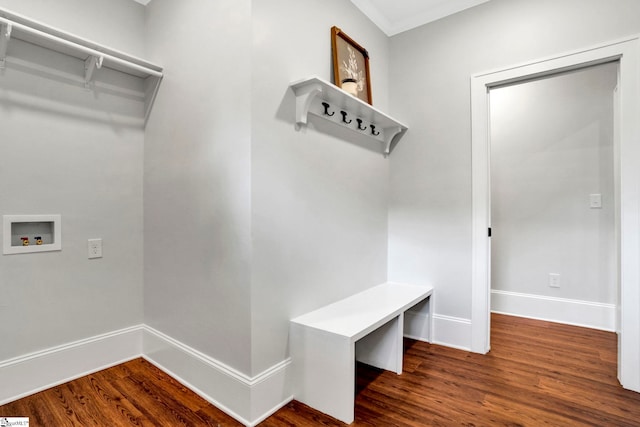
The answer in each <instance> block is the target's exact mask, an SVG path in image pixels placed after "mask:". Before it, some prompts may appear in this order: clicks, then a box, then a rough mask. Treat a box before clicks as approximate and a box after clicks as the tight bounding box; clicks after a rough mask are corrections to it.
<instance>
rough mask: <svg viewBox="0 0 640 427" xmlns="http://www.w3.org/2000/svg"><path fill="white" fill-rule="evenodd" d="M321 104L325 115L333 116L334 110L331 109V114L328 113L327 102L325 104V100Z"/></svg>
mask: <svg viewBox="0 0 640 427" xmlns="http://www.w3.org/2000/svg"><path fill="white" fill-rule="evenodd" d="M322 106H323V107H324V114H325V116H329V117H331V116H333V115H334V114H335V111H332V112H331V114H329V104H327V103H326V102H323V103H322Z"/></svg>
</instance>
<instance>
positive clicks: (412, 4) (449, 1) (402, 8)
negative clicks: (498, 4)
mask: <svg viewBox="0 0 640 427" xmlns="http://www.w3.org/2000/svg"><path fill="white" fill-rule="evenodd" d="M487 1H489V0H351V2H352V3H353V4H355V5H356V6H357V7H358V9H360V10H361V11H362V12H363V13H364V14H365V15H367V16H368V17H369V19H371V21H373V23H375V24H376V25H377V26H378V27H379V28H380V29H381V30H382V31H384V32H385V33H386V34H387V35H388V36H393V35H395V34H398V33H401V32H403V31H407V30H410V29H412V28H415V27H419V26H420V25H424V24H426V23H428V22H432V21H435V20H437V19H440V18H444V17H445V16H448V15H453V14H454V13H457V12H460V11H462V10H465V9H468V8H470V7H473V6H477V5H479V4H482V3H485V2H487Z"/></svg>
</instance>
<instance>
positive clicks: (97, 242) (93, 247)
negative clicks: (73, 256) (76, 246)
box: [87, 239, 102, 259]
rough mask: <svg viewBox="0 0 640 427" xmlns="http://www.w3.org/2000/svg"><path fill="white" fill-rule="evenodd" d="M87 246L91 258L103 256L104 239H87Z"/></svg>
mask: <svg viewBox="0 0 640 427" xmlns="http://www.w3.org/2000/svg"><path fill="white" fill-rule="evenodd" d="M87 248H88V251H89V254H88V256H89V259H92V258H102V239H89V240H87Z"/></svg>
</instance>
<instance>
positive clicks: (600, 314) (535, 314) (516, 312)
mask: <svg viewBox="0 0 640 427" xmlns="http://www.w3.org/2000/svg"><path fill="white" fill-rule="evenodd" d="M491 311H492V312H494V313H500V314H509V315H513V316H518V317H527V318H530V319H538V320H546V321H549V322H556V323H565V324H568V325H575V326H582V327H585V328H592V329H600V330H604V331H610V332H615V331H616V305H615V304H604V303H597V302H591V301H581V300H574V299H567V298H556V297H549V296H542V295H531V294H523V293H518V292H509V291H500V290H492V291H491Z"/></svg>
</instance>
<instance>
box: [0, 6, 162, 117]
mask: <svg viewBox="0 0 640 427" xmlns="http://www.w3.org/2000/svg"><path fill="white" fill-rule="evenodd" d="M11 39H16V40H21V41H23V42H27V43H31V44H34V45H37V46H40V47H43V48H46V49H49V50H52V51H55V52H58V53H61V54H64V55H67V56H71V57H74V58H78V59H80V60H82V61H84V67H83V69H82V70H81V72H82V75H83V76H84V80H85V85H86V86H87V87H89V85H90V83H91V81H92V80H93V78H94V77H95V75H96V72H97V70H99V69H101V68H109V69H112V70H115V71H119V72H122V73H125V74H129V75H132V76H135V77H138V78H141V79H145V80H146V82H147V85H146V86H147V87H146V90H145V92H146V94H147V95H146V100H145V104H146V105H145V112H146V116H148V113H149V111H150V109H151V105H152V104H153V100H154V98H155V95H156V93H157V90H158V88H159V86H160V81H161V80H162V75H163V74H162V67H160V66H158V65H155V64H152V63H150V62H147V61H145V60H142V59H140V58H136V57H135V56H131V55H128V54H126V53H123V52H120V51H117V50H114V49H111V48H108V47H106V46H102V45H100V44H97V43H94V42H92V41H89V40H86V39H83V38H81V37H78V36H75V35H73V34H70V33H67V32H64V31H61V30H58V29H56V28H53V27H50V26H48V25H45V24H43V23H41V22H38V21H34V20H32V19H30V18H27V17H24V16H22V15H19V14H16V13H13V12H10V11H7V10H4V9H0V69H2V68H5V66H6V62H5V61H6V57H7V47H8V45H9V43H10V42H11Z"/></svg>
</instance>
